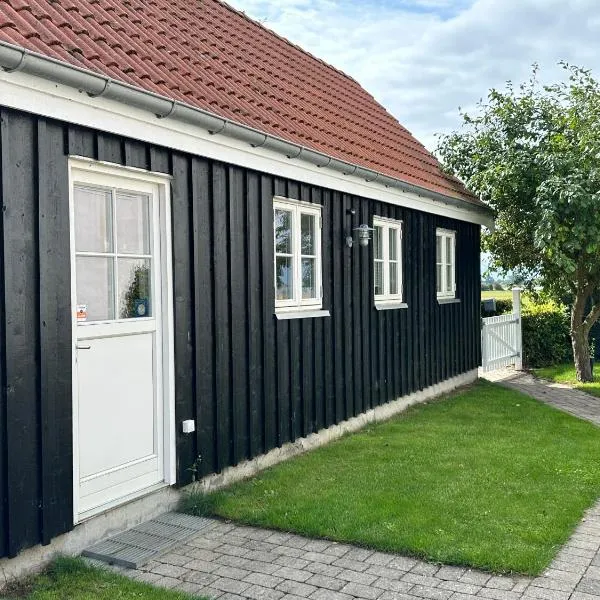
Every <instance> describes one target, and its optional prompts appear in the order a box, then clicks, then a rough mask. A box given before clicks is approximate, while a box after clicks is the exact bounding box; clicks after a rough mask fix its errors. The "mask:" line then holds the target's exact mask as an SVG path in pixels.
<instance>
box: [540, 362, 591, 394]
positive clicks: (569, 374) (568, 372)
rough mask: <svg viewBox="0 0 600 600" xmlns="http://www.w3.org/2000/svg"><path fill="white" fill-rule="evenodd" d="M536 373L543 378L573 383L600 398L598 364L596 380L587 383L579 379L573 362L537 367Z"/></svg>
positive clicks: (574, 385) (579, 388) (583, 390)
mask: <svg viewBox="0 0 600 600" xmlns="http://www.w3.org/2000/svg"><path fill="white" fill-rule="evenodd" d="M535 374H536V375H537V376H538V377H541V378H542V379H549V380H550V381H554V382H556V383H566V384H567V385H572V386H573V387H575V388H577V389H578V390H581V391H582V392H585V393H586V394H590V395H591V396H596V397H597V398H600V367H599V366H598V365H596V366H595V367H594V380H593V381H590V382H587V383H581V382H579V381H577V375H576V373H575V369H574V368H573V364H572V363H563V364H559V365H552V366H551V367H544V368H541V369H536V370H535Z"/></svg>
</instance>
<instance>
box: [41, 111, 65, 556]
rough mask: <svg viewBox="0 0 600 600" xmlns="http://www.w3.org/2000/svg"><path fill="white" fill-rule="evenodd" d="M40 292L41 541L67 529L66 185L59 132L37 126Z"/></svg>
mask: <svg viewBox="0 0 600 600" xmlns="http://www.w3.org/2000/svg"><path fill="white" fill-rule="evenodd" d="M37 141H38V142H37V153H38V195H39V216H38V236H39V248H38V252H39V257H38V260H39V277H40V281H39V285H40V290H41V291H42V293H41V294H40V315H39V318H40V321H39V329H40V425H41V428H40V443H41V448H42V453H41V457H42V503H41V506H42V515H41V517H42V518H41V527H42V532H41V540H42V543H43V544H49V543H50V540H51V539H52V538H53V537H56V536H57V535H59V534H61V533H65V532H66V531H69V530H70V529H72V527H73V493H72V492H73V423H72V414H73V398H72V394H71V390H72V376H73V375H72V369H71V344H72V341H71V329H72V321H71V314H72V313H71V298H70V290H71V254H70V247H69V245H70V244H69V240H70V236H69V230H70V229H69V203H68V202H67V201H66V199H67V198H68V197H69V181H68V177H67V170H68V165H67V156H66V154H65V152H64V148H63V142H64V131H63V128H62V127H61V126H59V125H56V124H54V123H52V122H50V123H47V122H46V121H45V120H39V121H38V124H37Z"/></svg>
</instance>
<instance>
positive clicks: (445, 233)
mask: <svg viewBox="0 0 600 600" xmlns="http://www.w3.org/2000/svg"><path fill="white" fill-rule="evenodd" d="M438 238H441V239H442V262H441V265H442V269H441V272H442V291H441V292H437V297H438V298H439V299H443V298H455V297H456V231H452V230H450V229H441V228H438V229H436V230H435V244H436V257H435V265H436V268H435V270H436V290H437V283H438V282H437V265H438V262H437V241H438ZM448 238H449V239H451V240H452V244H451V246H450V248H451V256H450V257H448V256H447V252H446V250H447V244H446V240H447V239H448ZM448 266H451V267H452V269H451V272H452V280H451V281H448V273H447V267H448Z"/></svg>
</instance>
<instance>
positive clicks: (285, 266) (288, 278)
mask: <svg viewBox="0 0 600 600" xmlns="http://www.w3.org/2000/svg"><path fill="white" fill-rule="evenodd" d="M293 297H294V269H293V266H292V258H291V257H289V256H278V257H277V259H276V261H275V298H276V299H277V300H291V299H293Z"/></svg>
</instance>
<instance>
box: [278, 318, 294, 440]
mask: <svg viewBox="0 0 600 600" xmlns="http://www.w3.org/2000/svg"><path fill="white" fill-rule="evenodd" d="M289 332H290V321H287V320H286V321H277V322H276V337H275V340H276V349H277V363H276V364H277V404H278V410H277V416H278V420H279V422H278V426H277V442H278V445H279V446H281V445H283V444H285V443H286V442H289V441H290V440H291V431H290V428H291V415H290V397H291V370H290V334H289Z"/></svg>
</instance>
